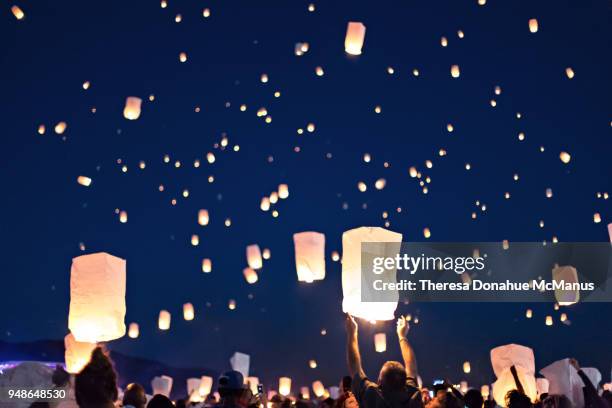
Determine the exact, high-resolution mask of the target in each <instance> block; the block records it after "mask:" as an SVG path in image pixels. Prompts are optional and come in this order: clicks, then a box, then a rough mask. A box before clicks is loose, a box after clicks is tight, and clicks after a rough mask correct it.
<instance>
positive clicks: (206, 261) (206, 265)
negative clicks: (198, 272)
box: [202, 258, 212, 273]
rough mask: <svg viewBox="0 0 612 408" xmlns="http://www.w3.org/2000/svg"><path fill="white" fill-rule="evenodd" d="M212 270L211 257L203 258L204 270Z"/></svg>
mask: <svg viewBox="0 0 612 408" xmlns="http://www.w3.org/2000/svg"><path fill="white" fill-rule="evenodd" d="M211 271H212V261H211V260H210V259H209V258H204V259H202V272H204V273H210V272H211Z"/></svg>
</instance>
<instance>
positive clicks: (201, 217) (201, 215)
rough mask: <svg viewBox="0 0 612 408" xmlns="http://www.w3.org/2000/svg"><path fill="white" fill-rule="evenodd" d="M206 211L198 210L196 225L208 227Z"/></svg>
mask: <svg viewBox="0 0 612 408" xmlns="http://www.w3.org/2000/svg"><path fill="white" fill-rule="evenodd" d="M208 221H209V218H208V210H200V211H198V224H200V225H201V226H205V225H208Z"/></svg>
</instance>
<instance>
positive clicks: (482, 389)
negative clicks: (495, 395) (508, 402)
mask: <svg viewBox="0 0 612 408" xmlns="http://www.w3.org/2000/svg"><path fill="white" fill-rule="evenodd" d="M480 394H481V395H482V396H483V398H485V399H487V398H489V386H488V385H486V384H485V385H483V386H481V387H480Z"/></svg>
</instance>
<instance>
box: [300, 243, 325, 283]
mask: <svg viewBox="0 0 612 408" xmlns="http://www.w3.org/2000/svg"><path fill="white" fill-rule="evenodd" d="M293 243H294V245H295V267H296V270H297V275H298V281H300V282H313V281H315V280H322V279H324V278H325V235H324V234H321V233H320V232H313V231H308V232H299V233H297V234H293Z"/></svg>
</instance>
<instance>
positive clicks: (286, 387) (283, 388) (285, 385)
mask: <svg viewBox="0 0 612 408" xmlns="http://www.w3.org/2000/svg"><path fill="white" fill-rule="evenodd" d="M278 393H279V394H280V395H282V396H283V397H286V396H288V395H289V394H290V393H291V378H289V377H281V378H279V379H278Z"/></svg>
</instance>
